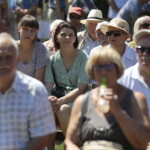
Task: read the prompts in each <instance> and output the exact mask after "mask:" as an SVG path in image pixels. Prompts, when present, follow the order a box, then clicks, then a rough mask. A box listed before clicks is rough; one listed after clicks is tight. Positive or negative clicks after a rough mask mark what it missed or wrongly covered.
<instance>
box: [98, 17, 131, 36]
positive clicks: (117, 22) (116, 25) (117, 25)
mask: <svg viewBox="0 0 150 150" xmlns="http://www.w3.org/2000/svg"><path fill="white" fill-rule="evenodd" d="M110 28H111V29H112V28H113V29H114V30H118V29H119V30H121V31H123V32H124V33H126V34H127V35H128V36H129V37H130V33H129V24H128V23H127V22H126V21H125V20H124V19H121V18H114V19H112V20H111V21H110V22H109V24H104V25H102V26H101V31H102V33H104V34H106V32H108V31H109V30H110Z"/></svg>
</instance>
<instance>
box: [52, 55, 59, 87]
mask: <svg viewBox="0 0 150 150" xmlns="http://www.w3.org/2000/svg"><path fill="white" fill-rule="evenodd" d="M51 64H52V65H51V66H52V67H51V68H52V74H53V78H54V82H55V84H56V87H58V83H57V80H56V77H55V71H54V55H53V56H51Z"/></svg>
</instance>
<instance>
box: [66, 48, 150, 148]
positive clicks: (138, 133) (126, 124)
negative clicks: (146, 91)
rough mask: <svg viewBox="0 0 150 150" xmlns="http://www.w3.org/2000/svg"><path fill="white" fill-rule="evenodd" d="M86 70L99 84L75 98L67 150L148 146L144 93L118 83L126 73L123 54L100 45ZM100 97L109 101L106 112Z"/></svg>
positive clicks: (149, 135)
mask: <svg viewBox="0 0 150 150" xmlns="http://www.w3.org/2000/svg"><path fill="white" fill-rule="evenodd" d="M86 71H87V73H88V75H89V76H90V78H92V79H94V80H95V81H96V82H97V83H98V84H99V85H100V86H98V87H96V88H95V89H93V90H92V91H90V92H88V93H86V94H84V95H81V96H80V97H78V98H77V99H76V100H75V103H74V106H73V109H72V113H71V118H70V122H69V126H68V130H67V135H66V139H65V146H66V150H72V149H73V150H79V149H80V148H81V147H82V149H83V150H89V149H90V150H95V149H102V150H109V149H111V150H135V149H139V150H145V148H146V145H147V142H148V140H149V137H150V134H149V133H148V132H147V130H146V128H147V125H149V121H148V116H147V107H146V101H145V97H144V95H143V94H142V93H139V92H133V91H131V90H129V89H127V88H125V87H124V86H121V85H120V84H118V83H117V79H118V78H119V77H120V76H121V75H122V74H123V64H122V62H121V58H120V55H119V54H118V53H117V52H116V51H115V50H114V49H112V48H107V47H103V48H100V49H99V51H95V52H93V54H92V55H91V56H90V57H89V59H88V62H87V64H86ZM104 77H105V78H106V79H107V87H105V88H104V89H103V87H102V86H101V82H102V79H103V78H104ZM102 89H103V93H102V92H101V93H100V94H99V91H102ZM101 99H103V100H105V101H106V102H107V103H108V105H109V109H107V112H103V113H102V112H101V111H99V103H100V102H101Z"/></svg>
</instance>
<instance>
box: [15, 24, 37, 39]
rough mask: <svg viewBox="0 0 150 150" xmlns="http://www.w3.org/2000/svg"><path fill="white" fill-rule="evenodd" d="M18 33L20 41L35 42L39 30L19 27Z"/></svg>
mask: <svg viewBox="0 0 150 150" xmlns="http://www.w3.org/2000/svg"><path fill="white" fill-rule="evenodd" d="M18 32H19V34H20V39H23V40H25V41H33V40H34V39H35V37H36V34H37V30H36V29H35V28H31V27H28V26H22V27H18Z"/></svg>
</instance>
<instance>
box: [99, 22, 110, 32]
mask: <svg viewBox="0 0 150 150" xmlns="http://www.w3.org/2000/svg"><path fill="white" fill-rule="evenodd" d="M103 24H109V22H108V21H103V22H99V23H98V24H97V26H96V31H97V30H101V26H102V25H103Z"/></svg>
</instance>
